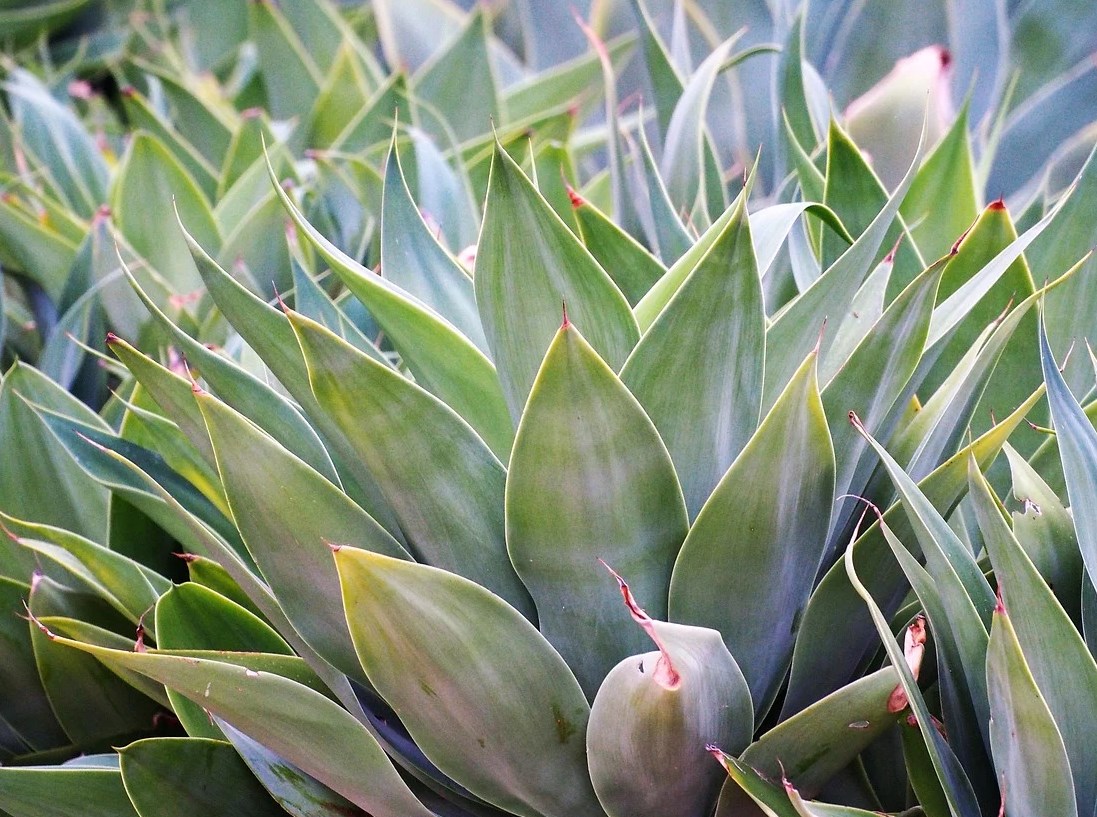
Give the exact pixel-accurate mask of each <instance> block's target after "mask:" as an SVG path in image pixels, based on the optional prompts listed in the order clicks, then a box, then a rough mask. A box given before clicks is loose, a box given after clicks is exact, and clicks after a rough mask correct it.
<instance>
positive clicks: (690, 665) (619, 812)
mask: <svg viewBox="0 0 1097 817" xmlns="http://www.w3.org/2000/svg"><path fill="white" fill-rule="evenodd" d="M618 582H619V583H620V584H621V592H622V594H623V595H624V596H625V602H626V605H627V606H628V608H629V611H630V612H631V614H632V616H633V619H634V620H635V621H636V622H637V623H638V624H639V625H640V627H641V628H642V629H643V630H644V631H645V632H646V633H647V634H648V635H649V636H650V637H651V639H652V641H654V642H655V646H656V647H658V649H657V650H656V651H655V652H649V653H645V654H644V655H640V656H632V657H630V658H626V659H624V660H623V661H621V663H619V664H618V665H617V666H616V667H614V668H613V669H612V670H610V672H609V674H608V675H607V676H606V679H605V681H604V682H603V683H602V686H601V687H600V688H599V689H598V695H597V696H596V697H595V699H594V704H593V706H592V707H591V712H590V723H589V724H588V726H587V756H588V765H589V767H590V775H591V779H592V781H593V783H594V790H595V791H596V792H597V793H598V799H599V800H600V801H601V803H602V805H603V807H604V808H605V809H606V812H607V814H609V815H610V817H640V816H641V815H651V817H662V815H666V814H682V815H698V816H700V815H707V814H708V813H709V811H710V810H711V808H712V804H713V802H714V801H715V800H716V797H717V795H718V793H719V791H720V785H721V784H722V782H723V779H724V775H723V774H722V773H721V771H720V768H719V767H718V766H716V765H715V764H713V763H712V762H711V761H710V759H709V758H708V756H707V752H706V750H705V747H706V746H708V745H710V744H716V745H719V746H727V747H728V748H729V750H731V751H734V752H738V751H740V750H741V749H742V748H743V747H744V746H746V744H747V743H748V742H749V741H750V736H751V733H752V732H753V731H754V707H753V706H752V704H751V701H750V691H749V690H748V689H747V682H746V679H745V678H743V673H742V671H741V670H740V669H739V665H738V664H736V663H735V659H734V658H732V657H731V653H729V652H728V651H727V647H725V646H724V641H723V639H722V638H721V637H720V634H719V633H718V632H716V631H715V630H708V629H705V628H703V627H690V626H688V625H685V624H671V623H668V622H663V621H655V620H653V619H651V618H650V617H649V616H648V615H647V613H645V612H644V611H643V610H642V609H640V608H639V607H637V606H636V603H635V601H634V600H633V599H632V593H631V591H630V590H629V587H628V585H627V584H625V583H624V580H623V579H620V578H619V577H618ZM714 712H719V713H720V715H719V717H717V718H715V719H714V718H713V717H712V713H714Z"/></svg>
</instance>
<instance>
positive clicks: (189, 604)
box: [155, 582, 319, 738]
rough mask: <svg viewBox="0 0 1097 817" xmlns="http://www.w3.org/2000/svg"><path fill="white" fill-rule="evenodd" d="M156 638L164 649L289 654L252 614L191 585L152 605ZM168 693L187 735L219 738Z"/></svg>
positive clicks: (200, 714)
mask: <svg viewBox="0 0 1097 817" xmlns="http://www.w3.org/2000/svg"><path fill="white" fill-rule="evenodd" d="M155 633H156V644H157V646H158V647H159V648H160V649H164V650H169V649H170V650H181V649H192V650H226V651H249V652H265V653H271V654H275V655H292V654H293V651H292V650H291V649H290V648H289V646H288V645H287V644H286V642H285V641H283V640H282V638H281V636H279V635H278V634H277V633H276V632H274V630H272V629H271V628H270V626H269V625H267V624H266V623H265V622H263V621H262V620H261V619H260V618H258V617H257V616H255V615H254V614H253V613H252V612H251V611H248V610H246V609H245V608H243V607H241V606H239V605H238V604H236V603H235V602H233V601H232V600H230V599H227V598H225V597H223V596H221V595H220V594H218V593H217V592H215V591H213V590H210V589H209V588H207V587H203V586H202V585H199V584H194V583H193V582H187V583H185V584H181V585H179V586H178V587H173V588H172V589H171V590H170V591H168V592H167V593H165V594H164V595H163V596H162V597H161V598H160V600H159V601H158V602H157V604H156V616H155ZM317 683H319V682H318V681H317ZM167 694H168V700H169V701H170V702H171V706H172V709H174V710H175V714H176V716H177V717H178V718H179V721H180V723H182V725H183V728H184V729H186V730H187V734H188V735H190V736H191V737H208V738H221V737H223V736H222V734H221V731H220V730H219V729H218V728H217V727H216V726H215V725H214V724H213V723H211V722H210V719H209V716H208V715H207V714H206V713H205V711H203V709H202V708H201V707H200V706H199V705H198V704H195V703H194V702H192V701H189V700H187V699H186V698H185V697H183V696H182V695H180V694H179V693H178V692H175V691H174V690H170V689H169V690H168V691H167Z"/></svg>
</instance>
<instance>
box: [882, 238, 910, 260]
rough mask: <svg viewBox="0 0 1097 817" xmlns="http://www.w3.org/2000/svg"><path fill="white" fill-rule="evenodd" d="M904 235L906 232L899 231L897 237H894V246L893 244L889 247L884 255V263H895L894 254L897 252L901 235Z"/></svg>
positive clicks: (901, 241)
mask: <svg viewBox="0 0 1097 817" xmlns="http://www.w3.org/2000/svg"><path fill="white" fill-rule="evenodd" d="M904 235H906V233H899V237H898V238H897V239H895V246H893V247H892V248H891V251H890V252H889V253H888V254H887V255H885V256H884V263H885V264H894V263H895V256H896V254H898V252H899V245H900V244H902V243H903V236H904Z"/></svg>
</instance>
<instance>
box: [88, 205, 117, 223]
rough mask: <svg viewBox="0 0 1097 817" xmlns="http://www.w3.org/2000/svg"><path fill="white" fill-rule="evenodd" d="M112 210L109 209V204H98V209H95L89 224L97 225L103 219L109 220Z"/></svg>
mask: <svg viewBox="0 0 1097 817" xmlns="http://www.w3.org/2000/svg"><path fill="white" fill-rule="evenodd" d="M111 215H113V211H112V210H111V209H110V205H109V204H103V205H100V207H99V209H98V210H96V211H95V215H94V216H92V219H91V226H93V227H98V226H99V225H100V224H102V223H103V222H104V221H109V220H110V217H111Z"/></svg>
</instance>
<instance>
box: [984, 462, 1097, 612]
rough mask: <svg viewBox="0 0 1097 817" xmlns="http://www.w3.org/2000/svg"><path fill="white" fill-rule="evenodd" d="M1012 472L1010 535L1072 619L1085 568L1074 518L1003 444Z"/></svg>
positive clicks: (1029, 469) (1025, 464)
mask: <svg viewBox="0 0 1097 817" xmlns="http://www.w3.org/2000/svg"><path fill="white" fill-rule="evenodd" d="M1004 453H1005V455H1006V458H1007V459H1008V460H1009V467H1010V471H1011V473H1012V475H1013V490H1012V494H1013V497H1014V499H1016V500H1017V501H1018V502H1020V503H1021V510H1020V511H1017V510H1014V511H1013V514H1012V522H1013V535H1014V536H1016V537H1017V541H1018V543H1019V544H1020V546H1021V548H1022V549H1023V550H1024V551H1025V554H1026V555H1027V556H1028V557H1029V559H1031V560H1032V562H1033V564H1034V565H1035V566H1036V569H1037V570H1038V571H1039V573H1040V575H1041V576H1042V577H1043V578H1044V581H1046V582H1047V584H1048V586H1049V587H1051V588H1053V589H1054V591H1055V597H1056V598H1057V599H1058V600H1059V603H1060V604H1062V605H1063V609H1065V610H1066V611H1067V614H1068V615H1069V616H1070V617H1071V619H1072V620H1073V621H1077V620H1079V615H1080V612H1081V611H1080V608H1079V605H1080V603H1081V598H1082V576H1083V574H1084V573H1085V568H1084V566H1083V563H1082V554H1081V552H1080V551H1079V550H1078V537H1077V535H1076V534H1075V532H1074V518H1073V517H1072V516H1071V515H1070V512H1069V511H1068V510H1067V509H1066V507H1064V505H1063V503H1062V501H1061V500H1060V499H1059V497H1058V496H1056V494H1055V492H1054V491H1052V490H1051V488H1050V487H1048V485H1047V483H1046V482H1044V480H1043V479H1042V478H1041V476H1040V474H1039V473H1038V472H1037V471H1036V469H1034V468H1033V467H1032V465H1031V464H1030V463H1028V462H1027V461H1026V460H1025V459H1024V458H1023V457H1022V456H1021V455H1020V454H1018V453H1017V451H1016V450H1014V448H1013V447H1012V446H1009V445H1007V446H1006V447H1005V452H1004Z"/></svg>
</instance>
